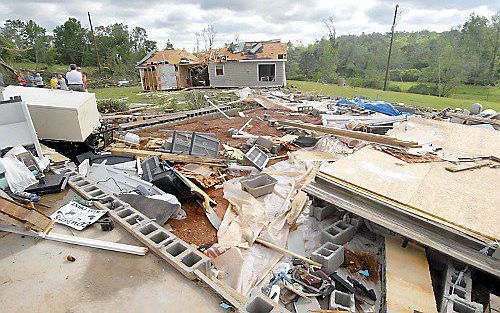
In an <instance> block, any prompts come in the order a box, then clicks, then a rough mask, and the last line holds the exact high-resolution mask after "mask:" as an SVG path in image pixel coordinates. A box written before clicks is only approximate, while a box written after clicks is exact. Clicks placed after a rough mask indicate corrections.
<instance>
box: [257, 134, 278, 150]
mask: <svg viewBox="0 0 500 313" xmlns="http://www.w3.org/2000/svg"><path fill="white" fill-rule="evenodd" d="M255 144H256V145H258V146H260V147H262V148H266V149H267V150H269V151H270V150H271V149H272V148H273V145H274V144H273V142H272V141H271V140H269V139H267V138H264V137H262V136H259V137H258V138H257V140H255Z"/></svg>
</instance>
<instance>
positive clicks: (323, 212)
mask: <svg viewBox="0 0 500 313" xmlns="http://www.w3.org/2000/svg"><path fill="white" fill-rule="evenodd" d="M336 211H337V208H336V207H335V206H334V205H332V204H328V205H326V206H322V207H316V206H313V207H311V210H310V211H309V215H310V216H313V217H314V218H315V219H317V220H318V221H322V220H324V219H327V218H329V217H331V216H332V215H334V214H335V212H336Z"/></svg>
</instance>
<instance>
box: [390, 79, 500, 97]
mask: <svg viewBox="0 0 500 313" xmlns="http://www.w3.org/2000/svg"><path fill="white" fill-rule="evenodd" d="M389 84H390V85H393V86H394V85H396V86H399V88H401V90H402V91H404V92H407V91H408V89H409V88H410V87H411V86H414V85H417V84H418V83H417V82H390V83H389ZM450 98H455V99H463V100H475V101H476V102H480V101H489V102H500V88H498V87H493V86H472V85H464V84H462V85H460V86H458V87H457V88H456V89H455V90H454V91H453V92H452V94H451V95H450Z"/></svg>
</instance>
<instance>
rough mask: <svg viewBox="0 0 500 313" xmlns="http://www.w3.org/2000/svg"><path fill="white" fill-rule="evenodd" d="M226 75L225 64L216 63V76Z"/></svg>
mask: <svg viewBox="0 0 500 313" xmlns="http://www.w3.org/2000/svg"><path fill="white" fill-rule="evenodd" d="M222 75H224V65H216V66H215V76H222Z"/></svg>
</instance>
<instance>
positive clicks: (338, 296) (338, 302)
mask: <svg viewBox="0 0 500 313" xmlns="http://www.w3.org/2000/svg"><path fill="white" fill-rule="evenodd" d="M330 310H339V311H348V312H352V313H355V312H356V305H355V302H354V294H351V293H345V292H342V291H338V290H334V291H333V292H332V293H331V294H330Z"/></svg>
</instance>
